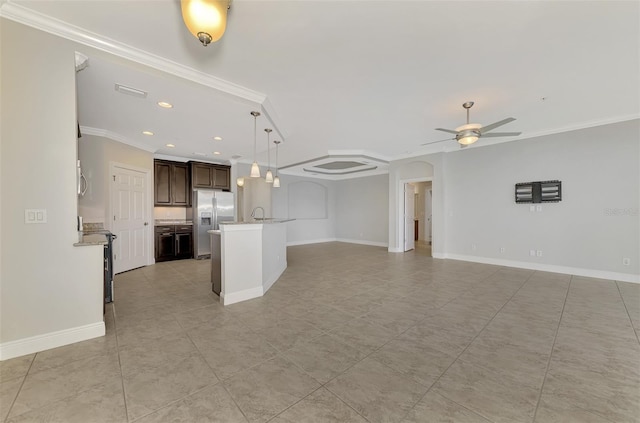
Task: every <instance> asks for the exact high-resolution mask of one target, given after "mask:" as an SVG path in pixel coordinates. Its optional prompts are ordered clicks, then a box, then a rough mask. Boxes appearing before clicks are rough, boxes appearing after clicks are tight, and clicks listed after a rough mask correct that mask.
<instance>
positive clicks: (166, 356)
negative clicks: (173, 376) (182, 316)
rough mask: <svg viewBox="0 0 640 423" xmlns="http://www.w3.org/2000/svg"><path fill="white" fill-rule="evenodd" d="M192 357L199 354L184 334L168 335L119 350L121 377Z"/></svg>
mask: <svg viewBox="0 0 640 423" xmlns="http://www.w3.org/2000/svg"><path fill="white" fill-rule="evenodd" d="M194 356H199V352H198V350H197V349H196V347H195V346H194V344H193V342H191V339H190V338H189V337H188V336H187V335H186V334H184V333H177V334H170V335H167V336H165V337H163V338H159V339H151V340H145V341H141V342H140V343H137V344H134V345H125V346H124V347H122V348H120V367H121V369H122V374H123V375H131V374H134V373H137V372H140V371H146V370H152V369H157V368H162V367H164V366H167V365H171V364H172V363H175V362H176V361H179V360H182V359H184V358H187V357H194Z"/></svg>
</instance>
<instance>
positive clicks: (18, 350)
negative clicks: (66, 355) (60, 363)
mask: <svg viewBox="0 0 640 423" xmlns="http://www.w3.org/2000/svg"><path fill="white" fill-rule="evenodd" d="M104 334H105V327H104V322H97V323H92V324H89V325H84V326H78V327H75V328H71V329H64V330H60V331H57V332H50V333H45V334H43V335H36V336H31V337H29V338H23V339H18V340H15V341H9V342H3V343H1V344H0V360H8V359H10V358H14V357H20V356H23V355H27V354H33V353H36V352H40V351H44V350H50V349H51V348H57V347H62V346H64V345H69V344H73V343H75V342H80V341H86V340H87V339H92V338H97V337H99V336H104Z"/></svg>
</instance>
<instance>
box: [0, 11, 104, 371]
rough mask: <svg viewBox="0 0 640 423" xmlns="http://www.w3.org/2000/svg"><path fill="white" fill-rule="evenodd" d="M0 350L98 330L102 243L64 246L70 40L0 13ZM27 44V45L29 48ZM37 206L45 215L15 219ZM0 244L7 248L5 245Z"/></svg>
mask: <svg viewBox="0 0 640 423" xmlns="http://www.w3.org/2000/svg"><path fill="white" fill-rule="evenodd" d="M0 35H1V36H0V45H1V54H2V56H1V60H0V67H1V73H0V75H1V84H2V96H1V108H2V125H1V129H0V134H1V144H0V152H1V153H0V176H1V177H0V186H1V192H2V203H1V205H0V209H1V214H0V216H1V217H0V239H1V243H2V245H3V246H4V248H2V250H1V252H0V256H1V263H2V267H1V268H0V292H1V295H0V358H2V359H5V358H9V357H11V356H15V355H20V354H25V353H28V352H33V351H37V350H39V349H44V348H51V347H55V346H58V345H62V344H65V343H70V342H75V341H78V340H81V339H88V338H90V337H94V336H99V335H101V334H104V324H103V321H102V318H103V317H102V292H103V288H102V247H101V246H93V247H74V246H73V244H74V242H77V241H78V238H77V237H78V234H77V232H76V214H77V209H78V200H77V194H76V191H75V190H76V170H75V169H76V166H75V165H76V93H75V60H74V52H75V47H74V44H73V43H71V42H69V41H65V40H62V39H60V38H57V37H54V36H51V35H48V34H44V33H42V32H40V31H35V30H33V29H30V28H27V27H25V26H23V25H20V24H17V23H14V22H12V21H8V20H6V19H1V25H0ZM34 46H37V54H35V53H33V52H34ZM25 209H46V211H47V218H48V222H47V223H46V224H29V225H28V224H25V223H24V211H25ZM7 246H10V248H7Z"/></svg>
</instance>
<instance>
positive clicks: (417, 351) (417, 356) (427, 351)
mask: <svg viewBox="0 0 640 423" xmlns="http://www.w3.org/2000/svg"><path fill="white" fill-rule="evenodd" d="M428 345H429V342H428V341H427V342H425V341H424V340H423V339H420V338H417V337H414V336H412V335H411V334H405V335H402V336H400V337H398V338H396V339H393V340H392V341H390V342H389V343H388V344H386V345H385V346H384V347H382V348H381V349H379V350H378V351H376V352H375V353H373V355H372V356H371V357H372V358H374V359H375V360H378V361H380V362H381V363H383V364H385V365H387V366H389V367H391V368H392V369H395V370H397V371H399V372H400V373H402V374H403V375H405V376H408V377H410V378H411V379H413V380H414V381H416V382H418V383H420V384H421V385H424V386H426V387H431V385H432V384H433V383H434V382H435V381H436V380H437V379H438V378H439V377H440V375H442V373H444V371H445V370H447V368H448V367H449V366H450V365H451V363H453V362H454V360H455V359H456V357H455V356H451V355H449V354H445V353H443V352H441V351H438V350H435V349H433V348H430V347H429V346H428Z"/></svg>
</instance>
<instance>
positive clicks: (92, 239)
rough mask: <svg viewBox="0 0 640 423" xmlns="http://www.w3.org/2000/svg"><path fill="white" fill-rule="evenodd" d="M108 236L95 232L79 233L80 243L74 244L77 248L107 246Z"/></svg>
mask: <svg viewBox="0 0 640 423" xmlns="http://www.w3.org/2000/svg"><path fill="white" fill-rule="evenodd" d="M108 242H109V241H108V240H107V235H106V234H104V233H95V232H82V231H80V232H78V242H76V243H75V244H73V245H74V246H76V247H84V246H87V245H107V243H108Z"/></svg>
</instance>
